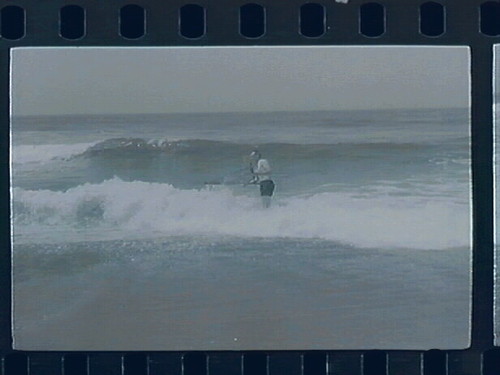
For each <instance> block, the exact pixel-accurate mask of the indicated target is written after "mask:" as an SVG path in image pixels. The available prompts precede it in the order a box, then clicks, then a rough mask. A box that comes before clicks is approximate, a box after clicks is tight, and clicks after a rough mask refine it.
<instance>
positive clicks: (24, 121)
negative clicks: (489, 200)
mask: <svg viewBox="0 0 500 375" xmlns="http://www.w3.org/2000/svg"><path fill="white" fill-rule="evenodd" d="M12 145H13V147H12V160H11V163H12V212H13V215H12V224H13V260H14V335H15V343H16V347H19V348H22V349H60V350H62V349H67V348H71V349H79V350H113V349H114V350H122V349H123V350H131V349H149V350H152V349H156V350H166V349H169V350H177V349H182V350H184V349H335V348H337V349H341V348H349V349H355V348H409V349H412V348H418V349H422V348H433V347H439V348H447V349H450V348H463V347H465V346H467V344H468V339H469V325H468V324H469V308H470V241H471V240H470V236H471V235H470V155H469V149H470V140H469V114H468V111H467V110H466V109H432V110H424V109H420V110H384V111H380V110H379V111H335V112H296V113H294V112H281V113H224V114H220V113H211V114H169V115H106V116H104V115H103V116H59V117H24V118H23V117H21V118H14V119H13V121H12ZM255 148H258V150H259V152H260V153H261V154H262V156H263V157H264V158H266V159H267V160H268V161H269V163H270V165H271V167H272V173H271V177H272V179H273V180H274V182H275V184H276V190H275V194H274V196H273V199H272V204H271V207H270V208H269V209H265V208H263V206H262V202H261V200H260V197H259V190H258V186H256V185H253V184H248V181H249V180H250V179H251V177H252V175H251V172H250V166H249V160H248V155H249V154H250V152H251V151H252V150H254V149H255Z"/></svg>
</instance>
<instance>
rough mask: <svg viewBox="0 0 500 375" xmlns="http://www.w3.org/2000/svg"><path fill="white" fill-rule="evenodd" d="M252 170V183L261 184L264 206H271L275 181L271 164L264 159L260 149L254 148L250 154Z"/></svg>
mask: <svg viewBox="0 0 500 375" xmlns="http://www.w3.org/2000/svg"><path fill="white" fill-rule="evenodd" d="M250 172H251V173H252V174H253V177H252V179H251V180H250V181H249V183H250V184H259V186H260V196H261V197H262V204H263V206H264V208H269V207H270V206H271V197H272V196H273V193H274V187H275V185H274V181H273V180H271V177H270V173H271V166H270V165H269V162H268V161H267V159H263V158H262V155H261V154H260V152H259V151H258V150H253V151H252V153H251V154H250Z"/></svg>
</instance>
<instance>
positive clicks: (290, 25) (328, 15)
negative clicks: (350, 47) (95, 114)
mask: <svg viewBox="0 0 500 375" xmlns="http://www.w3.org/2000/svg"><path fill="white" fill-rule="evenodd" d="M314 1H316V0H314ZM499 19H500V4H499V3H498V1H491V0H490V1H477V0H472V1H468V2H466V1H457V2H452V1H451V0H447V1H445V0H437V1H434V0H431V1H426V0H419V1H415V0H405V1H400V2H399V3H398V2H396V1H394V0H384V1H378V2H367V1H360V0H327V1H325V0H321V1H317V2H313V1H307V0H300V1H298V0H292V1H288V2H286V3H281V4H280V3H278V2H275V1H270V0H264V1H260V0H259V1H255V2H254V1H253V0H237V1H231V0H221V1H219V2H217V3H216V4H213V3H211V2H210V1H208V0H196V1H193V2H192V3H186V2H182V1H179V0H174V1H169V2H159V1H151V0H118V1H113V2H109V3H103V4H100V3H97V2H96V1H85V0H74V1H68V0H56V1H52V2H50V3H49V2H35V1H33V0H18V1H9V2H5V3H4V4H3V6H0V38H1V40H2V42H5V43H8V45H10V46H25V45H30V46H31V45H49V44H50V45H109V44H110V43H113V44H115V43H116V44H119V45H134V46H139V45H164V44H165V43H168V45H178V44H181V45H184V44H185V45H207V44H209V45H214V44H216V45H223V44H229V43H230V44H252V45H253V44H276V43H279V44H292V43H293V44H297V43H299V44H324V43H334V44H347V43H356V42H357V43H363V44H387V43H389V44H394V43H398V42H404V43H405V44H422V43H424V44H445V43H448V44H460V43H461V44H469V43H470V42H472V41H473V40H477V38H478V37H486V38H488V37H493V38H494V37H498V36H499V35H500V22H499ZM490 41H491V40H490Z"/></svg>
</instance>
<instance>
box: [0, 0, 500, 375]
mask: <svg viewBox="0 0 500 375" xmlns="http://www.w3.org/2000/svg"><path fill="white" fill-rule="evenodd" d="M495 43H500V2H499V1H481V0H454V1H452V0H436V1H425V0H380V1H379V0H377V1H376V2H370V1H369V0H368V1H363V0H349V1H346V0H327V1H326V0H312V1H307V0H289V1H287V2H284V1H279V0H262V1H260V0H259V1H254V0H219V1H217V2H211V1H208V0H196V1H194V0H193V1H192V2H188V1H181V0H171V1H159V0H114V1H109V2H102V1H97V0H53V1H51V2H46V1H40V0H10V1H6V0H3V2H2V3H0V88H1V90H2V92H1V95H0V121H1V123H2V127H1V128H0V160H2V162H1V163H0V178H1V179H2V181H3V183H2V184H0V207H1V210H0V232H1V236H0V239H1V240H2V246H1V251H0V358H1V362H0V374H1V375H25V374H26V375H28V374H29V375H45V374H47V375H48V374H51V375H57V374H64V375H80V374H82V375H83V374H85V375H89V374H92V375H94V374H96V375H101V374H117V375H118V374H120V375H142V374H147V375H156V374H173V375H204V374H211V375H218V374H224V375H226V374H227V375H230V374H241V375H248V374H249V375H253V374H266V375H278V374H287V375H288V374H289V375H295V374H297V375H299V374H300V375H308V374H309V375H313V374H315V375H316V374H317V375H320V374H321V375H323V374H334V375H344V374H345V375H351V374H352V375H357V374H359V375H361V374H363V375H384V374H388V375H399V374H401V375H403V374H404V375H417V374H418V375H440V374H443V375H444V374H446V375H475V374H482V375H493V374H495V375H496V374H499V373H500V349H496V348H494V347H493V224H492V217H493V175H492V167H493V165H492V152H493V150H492V141H493V139H492V104H493V101H492V68H493V65H492V58H493V52H492V46H493V44H495ZM192 45H467V46H470V48H471V55H472V99H473V100H472V130H471V134H472V160H473V161H472V171H473V199H474V208H473V222H474V227H473V228H474V249H473V252H474V256H473V311H472V343H471V347H470V348H469V349H467V350H463V351H439V350H430V351H426V352H418V351H377V350H375V351H318V352H279V351H277V352H269V353H264V352H188V353H177V352H152V353H142V352H133V353H118V352H108V353H82V352H71V353H62V352H57V353H55V352H50V353H48V352H43V353H40V352H29V353H24V352H15V351H12V350H11V331H10V319H11V310H10V287H11V284H10V282H11V281H10V243H9V238H10V232H9V231H10V222H9V220H10V219H9V186H8V183H7V181H9V165H8V160H9V146H8V144H9V142H8V140H9V126H8V123H9V118H8V113H9V111H8V109H9V101H8V93H9V92H8V88H9V50H10V48H12V47H19V46H192ZM291 313H293V312H291ZM334 330H335V327H332V331H334ZM48 339H49V338H48Z"/></svg>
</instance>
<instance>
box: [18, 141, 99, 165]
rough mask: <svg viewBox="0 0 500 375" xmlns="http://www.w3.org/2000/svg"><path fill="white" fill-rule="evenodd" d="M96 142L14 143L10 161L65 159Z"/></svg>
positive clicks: (32, 161)
mask: <svg viewBox="0 0 500 375" xmlns="http://www.w3.org/2000/svg"><path fill="white" fill-rule="evenodd" d="M96 143H97V142H93V143H74V144H45V145H16V146H14V147H13V148H12V161H13V163H15V164H24V163H44V162H47V161H50V160H53V159H66V158H69V157H71V156H74V155H78V154H81V153H82V152H84V151H85V150H87V149H88V148H89V147H92V146H94V145H95V144H96Z"/></svg>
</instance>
